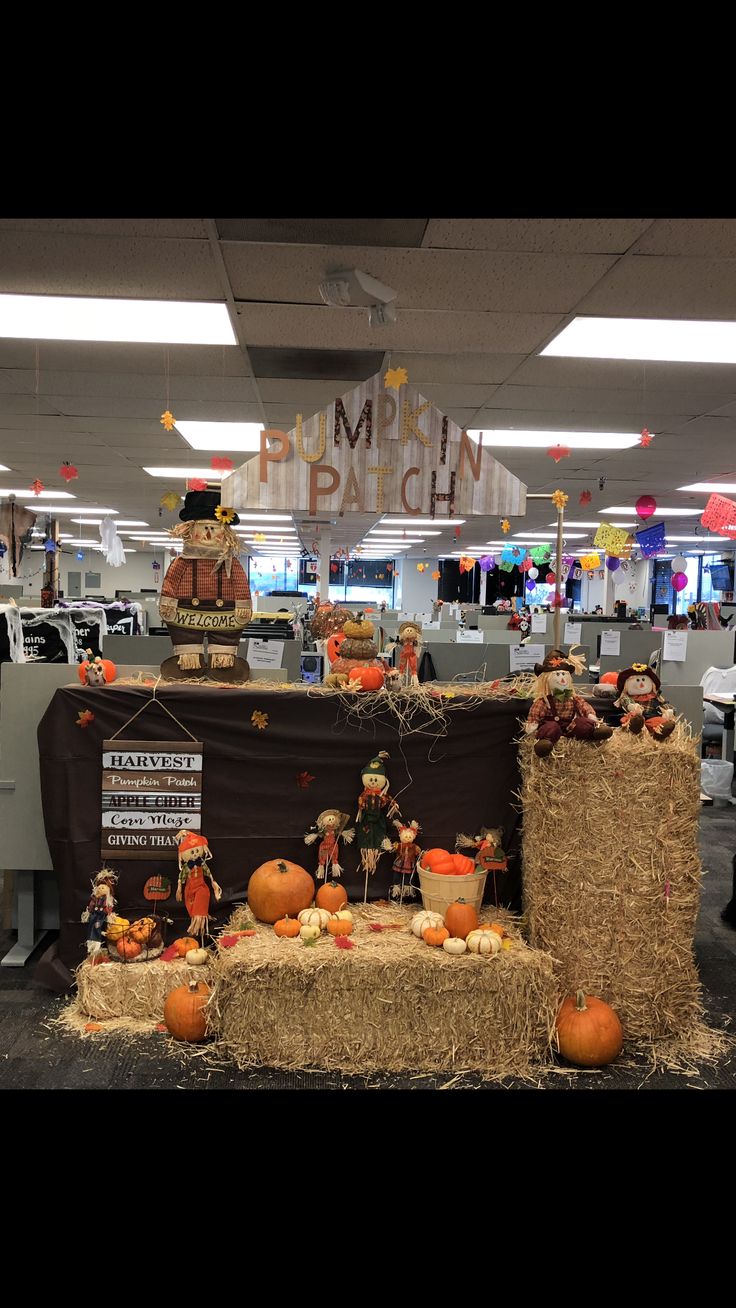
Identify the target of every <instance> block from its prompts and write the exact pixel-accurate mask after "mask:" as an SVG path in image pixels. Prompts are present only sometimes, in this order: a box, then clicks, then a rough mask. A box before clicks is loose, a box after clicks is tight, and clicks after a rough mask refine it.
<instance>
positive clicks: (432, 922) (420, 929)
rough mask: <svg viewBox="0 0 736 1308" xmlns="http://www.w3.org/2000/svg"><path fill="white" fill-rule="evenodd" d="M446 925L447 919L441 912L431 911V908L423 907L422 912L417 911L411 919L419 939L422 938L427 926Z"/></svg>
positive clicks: (413, 929)
mask: <svg viewBox="0 0 736 1308" xmlns="http://www.w3.org/2000/svg"><path fill="white" fill-rule="evenodd" d="M444 925H445V919H444V918H443V916H442V914H441V913H431V912H430V911H429V909H423V910H422V911H421V912H420V913H415V914H414V916H413V918H412V920H411V929H412V931H413V932H414V935H415V936H416V937H417V939H418V940H421V939H422V936H423V935H424V932H425V931H426V929H427V927H441V926H444Z"/></svg>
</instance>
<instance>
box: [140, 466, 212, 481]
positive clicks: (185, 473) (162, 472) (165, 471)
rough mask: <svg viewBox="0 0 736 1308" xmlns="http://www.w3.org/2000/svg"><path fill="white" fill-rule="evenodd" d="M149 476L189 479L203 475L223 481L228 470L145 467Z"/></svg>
mask: <svg viewBox="0 0 736 1308" xmlns="http://www.w3.org/2000/svg"><path fill="white" fill-rule="evenodd" d="M143 471H144V472H147V473H148V475H149V477H168V478H170V479H173V480H179V479H181V480H182V481H188V480H190V479H191V478H192V477H201V478H202V479H203V480H204V481H222V479H223V477H227V476H229V475H230V474H229V473H227V472H215V470H214V468H144V469H143Z"/></svg>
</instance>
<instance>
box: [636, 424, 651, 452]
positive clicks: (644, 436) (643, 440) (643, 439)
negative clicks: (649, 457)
mask: <svg viewBox="0 0 736 1308" xmlns="http://www.w3.org/2000/svg"><path fill="white" fill-rule="evenodd" d="M653 440H654V437H653V436H652V433H651V432H650V431H649V428H648V427H645V428H644V429H643V431H642V433H641V436H640V437H639V444H640V445H641V446H642V448H643V449H645V450H646V449H647V448H648V447H649V446H650V445H651V443H652V441H653Z"/></svg>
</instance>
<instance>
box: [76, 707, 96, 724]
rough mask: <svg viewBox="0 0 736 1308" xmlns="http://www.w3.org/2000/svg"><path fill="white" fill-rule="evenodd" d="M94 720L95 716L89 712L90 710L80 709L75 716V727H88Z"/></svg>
mask: <svg viewBox="0 0 736 1308" xmlns="http://www.w3.org/2000/svg"><path fill="white" fill-rule="evenodd" d="M94 720H95V715H94V713H92V712H91V711H90V709H80V710H79V713H78V714H77V722H76V725H77V726H78V727H88V726H89V724H90V722H94Z"/></svg>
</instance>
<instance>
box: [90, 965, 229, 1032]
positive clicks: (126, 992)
mask: <svg viewBox="0 0 736 1308" xmlns="http://www.w3.org/2000/svg"><path fill="white" fill-rule="evenodd" d="M76 980H77V1000H76V1004H75V1011H77V1012H79V1013H80V1014H83V1015H84V1016H85V1018H86V1019H87V1020H89V1018H97V1019H98V1020H102V1021H105V1020H106V1019H108V1018H134V1019H136V1020H137V1021H141V1022H153V1023H156V1022H162V1021H163V1016H164V1002H165V1000H166V996H167V995H168V994H169V991H171V990H176V987H177V986H183V985H185V984H186V983H187V981H207V982H208V983H209V981H210V980H211V969H210V967H208V966H204V967H190V966H189V964H188V963H187V962H186V961H185V960H184V959H179V960H176V961H174V962H171V963H162V962H161V961H160V959H155V960H154V962H152V963H110V964H98V965H97V966H96V967H92V966H90V964H89V963H88V962H87V961H86V960H85V962H84V963H82V964H81V966H80V967H78V968H77V971H76Z"/></svg>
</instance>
